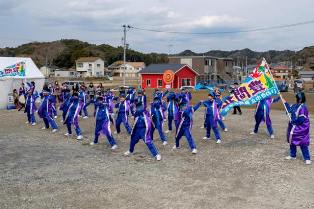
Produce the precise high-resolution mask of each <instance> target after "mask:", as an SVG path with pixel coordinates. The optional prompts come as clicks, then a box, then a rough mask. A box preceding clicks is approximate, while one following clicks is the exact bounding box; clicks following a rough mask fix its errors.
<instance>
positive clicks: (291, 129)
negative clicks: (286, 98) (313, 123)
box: [285, 103, 310, 146]
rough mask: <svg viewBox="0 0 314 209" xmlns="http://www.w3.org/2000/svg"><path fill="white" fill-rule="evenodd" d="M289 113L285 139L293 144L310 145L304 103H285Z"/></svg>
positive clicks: (307, 115) (308, 124)
mask: <svg viewBox="0 0 314 209" xmlns="http://www.w3.org/2000/svg"><path fill="white" fill-rule="evenodd" d="M285 105H286V107H287V109H288V111H289V113H291V121H290V122H289V125H288V130H287V141H288V143H290V144H293V145H295V146H309V145H310V120H309V112H308V110H307V107H306V106H305V105H304V104H293V105H292V106H290V105H289V104H288V103H285Z"/></svg>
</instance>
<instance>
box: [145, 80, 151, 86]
mask: <svg viewBox="0 0 314 209" xmlns="http://www.w3.org/2000/svg"><path fill="white" fill-rule="evenodd" d="M146 86H148V87H150V80H149V79H147V80H146Z"/></svg>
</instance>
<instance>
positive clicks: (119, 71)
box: [108, 61, 145, 78]
mask: <svg viewBox="0 0 314 209" xmlns="http://www.w3.org/2000/svg"><path fill="white" fill-rule="evenodd" d="M144 68H145V63H144V62H126V63H125V66H124V65H123V61H116V62H114V63H113V64H111V65H110V66H109V67H108V70H109V71H110V72H112V74H113V75H114V76H119V77H123V74H124V73H125V77H130V78H135V77H138V72H139V71H141V70H142V69H144Z"/></svg>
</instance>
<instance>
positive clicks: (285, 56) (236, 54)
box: [178, 49, 314, 64]
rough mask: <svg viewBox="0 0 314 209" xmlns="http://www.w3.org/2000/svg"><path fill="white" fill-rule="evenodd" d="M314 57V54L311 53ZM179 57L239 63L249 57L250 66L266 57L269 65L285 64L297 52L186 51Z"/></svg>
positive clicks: (244, 50)
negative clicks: (203, 56)
mask: <svg viewBox="0 0 314 209" xmlns="http://www.w3.org/2000/svg"><path fill="white" fill-rule="evenodd" d="M311 54H312V55H314V52H313V53H311ZM178 55H180V56H196V55H199V56H202V55H205V56H213V57H228V58H233V59H235V60H239V62H243V63H244V62H245V59H246V57H247V61H248V64H256V62H257V61H258V60H260V58H262V57H265V58H266V60H267V61H268V62H269V63H272V62H273V63H276V62H283V61H291V60H294V59H295V52H294V51H290V50H285V51H276V50H269V51H266V52H255V51H252V50H250V49H242V50H233V51H221V50H211V51H208V52H205V53H195V52H193V51H191V50H185V51H183V52H181V53H179V54H178Z"/></svg>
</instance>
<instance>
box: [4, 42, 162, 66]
mask: <svg viewBox="0 0 314 209" xmlns="http://www.w3.org/2000/svg"><path fill="white" fill-rule="evenodd" d="M0 56H27V57H31V58H32V59H33V60H34V62H35V63H36V64H37V65H38V66H39V67H41V66H43V65H45V63H46V58H47V63H48V64H49V65H55V66H58V67H60V68H71V67H74V65H75V60H76V59H78V58H79V57H86V56H97V57H101V58H103V59H104V60H105V61H106V65H109V64H111V63H113V62H115V61H117V60H122V59H123V48H122V47H113V46H110V45H107V44H101V45H95V44H90V43H87V42H82V41H79V40H74V39H62V40H59V41H53V42H32V43H28V44H23V45H21V46H18V47H16V48H3V49H0ZM127 61H138V62H145V63H146V64H151V63H166V62H168V56H167V55H166V54H158V53H149V54H144V53H141V52H137V51H135V50H132V49H128V50H127Z"/></svg>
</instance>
